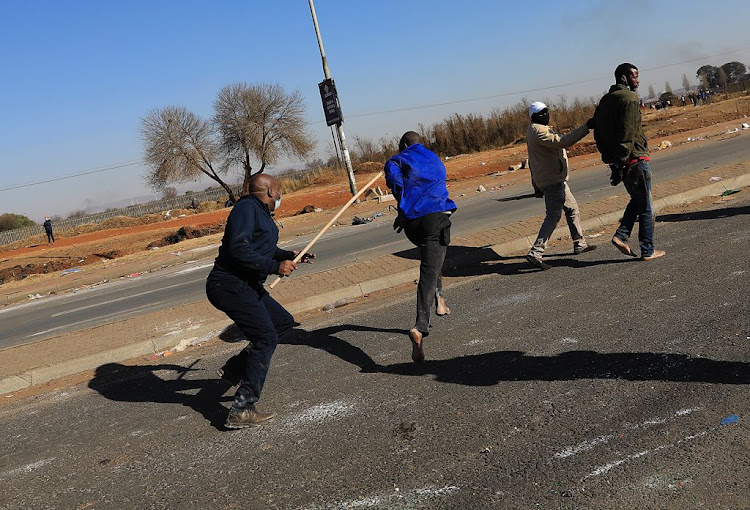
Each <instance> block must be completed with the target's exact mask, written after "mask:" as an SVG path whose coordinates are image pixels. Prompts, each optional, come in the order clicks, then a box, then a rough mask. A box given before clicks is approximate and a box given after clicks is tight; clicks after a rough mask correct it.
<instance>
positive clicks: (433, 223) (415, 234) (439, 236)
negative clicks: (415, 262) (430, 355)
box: [403, 213, 451, 336]
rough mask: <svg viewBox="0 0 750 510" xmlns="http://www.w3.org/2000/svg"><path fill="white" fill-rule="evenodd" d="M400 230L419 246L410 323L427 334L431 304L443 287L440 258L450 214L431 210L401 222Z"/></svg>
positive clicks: (446, 240)
mask: <svg viewBox="0 0 750 510" xmlns="http://www.w3.org/2000/svg"><path fill="white" fill-rule="evenodd" d="M403 227H404V233H405V234H406V237H407V238H409V241H411V242H412V243H413V244H414V245H415V246H417V247H418V248H419V260H420V264H419V285H418V286H417V319H416V322H415V325H414V327H415V328H417V329H418V330H419V332H420V333H422V335H423V336H427V335H428V334H429V332H430V316H431V313H432V306H433V304H434V305H435V306H437V299H438V297H440V296H441V292H442V290H443V279H442V271H443V262H444V261H445V254H446V252H447V251H448V245H449V244H450V242H451V220H450V215H448V214H445V213H432V214H427V215H425V216H422V217H420V218H415V219H413V220H406V221H404V222H403Z"/></svg>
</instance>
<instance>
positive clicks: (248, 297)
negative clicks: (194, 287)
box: [206, 271, 294, 409]
mask: <svg viewBox="0 0 750 510" xmlns="http://www.w3.org/2000/svg"><path fill="white" fill-rule="evenodd" d="M206 295H207V296H208V300H209V301H210V302H211V304H212V305H214V306H215V307H216V308H218V309H219V310H221V311H222V312H224V313H225V314H227V315H228V316H229V318H230V319H232V320H233V321H234V322H235V324H237V326H238V327H239V328H240V330H241V331H242V333H243V334H244V335H245V337H246V338H247V339H248V341H249V342H250V343H249V344H248V345H247V347H245V348H244V349H243V352H242V353H240V354H239V355H238V356H235V357H234V358H232V359H233V360H235V361H241V360H242V361H244V366H242V367H241V369H242V380H241V382H240V387H239V388H238V389H237V393H235V395H234V404H233V406H232V408H234V409H251V408H252V407H253V405H254V404H255V403H256V402H257V401H258V399H260V393H261V391H262V390H263V383H265V381H266V375H267V374H268V367H269V364H270V362H271V356H272V355H273V353H274V351H275V350H276V345H277V344H278V343H279V336H280V335H281V334H282V333H284V332H285V331H287V330H289V329H291V328H292V327H293V326H294V317H292V315H291V314H290V313H289V312H287V311H286V310H285V309H284V307H283V306H281V305H280V304H279V303H277V302H276V300H275V299H273V298H272V297H271V295H270V294H269V293H268V292H266V290H265V289H264V288H263V287H262V286H261V285H259V284H256V285H252V284H249V283H247V282H245V281H243V280H240V279H239V278H236V277H235V276H232V275H229V274H226V273H216V272H214V271H212V272H211V273H210V274H209V275H208V280H207V281H206ZM231 361H232V360H230V362H231Z"/></svg>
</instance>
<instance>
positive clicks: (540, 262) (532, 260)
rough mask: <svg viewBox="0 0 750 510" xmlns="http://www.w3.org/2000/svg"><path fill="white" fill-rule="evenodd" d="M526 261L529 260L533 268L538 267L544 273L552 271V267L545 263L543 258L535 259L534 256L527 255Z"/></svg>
mask: <svg viewBox="0 0 750 510" xmlns="http://www.w3.org/2000/svg"><path fill="white" fill-rule="evenodd" d="M526 260H528V261H529V263H530V264H531V265H532V266H535V267H538V268H539V269H541V270H542V271H546V270H547V269H552V266H550V265H549V264H547V263H546V262H545V261H543V260H542V257H535V256H534V255H532V254H530V253H529V254H528V255H526Z"/></svg>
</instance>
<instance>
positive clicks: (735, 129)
mask: <svg viewBox="0 0 750 510" xmlns="http://www.w3.org/2000/svg"><path fill="white" fill-rule="evenodd" d="M739 130H740V128H734V129H730V130H729V131H727V134H730V133H736V132H737V131H739Z"/></svg>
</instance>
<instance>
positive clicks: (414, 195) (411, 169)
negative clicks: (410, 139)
mask: <svg viewBox="0 0 750 510" xmlns="http://www.w3.org/2000/svg"><path fill="white" fill-rule="evenodd" d="M445 179H446V176H445V165H443V162H442V161H440V157H439V156H438V155H437V154H435V153H434V152H432V151H431V150H429V149H427V148H426V147H425V146H423V145H422V144H421V143H415V144H414V145H410V146H409V147H407V148H406V149H404V150H402V151H401V152H400V153H399V154H396V155H395V156H393V157H392V158H391V159H389V160H388V161H387V162H386V164H385V182H386V184H387V185H388V187H389V188H390V189H391V191H392V192H393V196H394V197H395V198H396V201H397V202H398V210H399V214H400V215H402V216H403V217H404V218H406V219H409V220H412V219H414V218H420V217H422V216H425V215H427V214H430V213H437V212H445V211H455V210H456V204H455V202H453V200H451V199H450V198H449V197H448V188H446V186H445Z"/></svg>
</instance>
